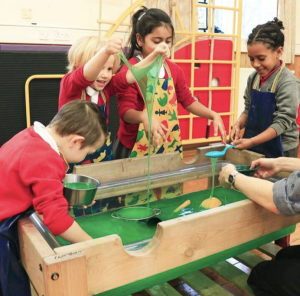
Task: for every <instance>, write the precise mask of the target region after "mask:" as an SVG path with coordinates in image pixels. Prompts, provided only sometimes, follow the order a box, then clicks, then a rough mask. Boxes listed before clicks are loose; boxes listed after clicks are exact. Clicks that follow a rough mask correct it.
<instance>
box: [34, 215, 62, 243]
mask: <svg viewBox="0 0 300 296" xmlns="http://www.w3.org/2000/svg"><path fill="white" fill-rule="evenodd" d="M29 219H30V221H31V222H32V223H33V224H34V226H35V227H36V228H37V230H38V231H39V233H40V234H41V235H42V236H43V238H44V239H45V240H46V242H47V243H48V244H49V246H50V247H51V248H52V249H54V248H58V247H61V246H62V245H61V244H60V242H59V241H58V240H57V239H56V237H55V236H54V235H53V234H52V232H51V231H50V230H49V228H48V227H47V226H45V225H44V224H43V221H42V220H41V218H40V217H39V215H38V214H37V213H36V212H34V213H32V214H31V215H30V216H29Z"/></svg>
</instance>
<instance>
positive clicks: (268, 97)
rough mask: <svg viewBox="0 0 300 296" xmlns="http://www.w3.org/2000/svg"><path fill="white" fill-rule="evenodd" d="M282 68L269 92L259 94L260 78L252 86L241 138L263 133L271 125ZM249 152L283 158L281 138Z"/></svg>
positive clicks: (275, 108)
mask: <svg viewBox="0 0 300 296" xmlns="http://www.w3.org/2000/svg"><path fill="white" fill-rule="evenodd" d="M283 67H284V63H283V64H282V66H281V69H280V70H279V71H278V73H277V75H276V77H275V79H274V81H273V84H272V87H271V91H270V92H261V91H260V90H259V89H257V88H258V86H259V83H260V77H259V75H257V78H256V80H255V82H254V84H253V89H252V94H251V103H250V110H249V113H248V119H247V123H246V129H245V133H244V136H243V138H253V137H256V136H257V135H258V134H260V133H262V132H263V131H265V130H266V129H267V128H269V127H270V125H271V124H272V123H273V119H274V112H275V111H277V106H276V96H275V89H276V85H277V82H278V78H279V75H280V74H281V71H282V69H283ZM249 150H250V151H253V152H257V153H261V154H264V155H265V156H266V157H267V158H276V157H280V156H283V148H282V141H281V136H278V137H276V138H274V139H271V140H270V141H268V142H265V143H262V144H260V145H257V146H254V147H251V148H249Z"/></svg>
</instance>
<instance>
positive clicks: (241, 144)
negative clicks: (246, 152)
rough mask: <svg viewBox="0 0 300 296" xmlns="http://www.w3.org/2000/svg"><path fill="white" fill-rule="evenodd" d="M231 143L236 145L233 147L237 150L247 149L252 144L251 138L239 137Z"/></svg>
mask: <svg viewBox="0 0 300 296" xmlns="http://www.w3.org/2000/svg"><path fill="white" fill-rule="evenodd" d="M231 145H236V147H235V148H236V149H239V150H243V149H249V148H251V147H252V146H254V144H253V139H239V140H236V141H233V142H231Z"/></svg>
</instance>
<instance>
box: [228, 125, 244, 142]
mask: <svg viewBox="0 0 300 296" xmlns="http://www.w3.org/2000/svg"><path fill="white" fill-rule="evenodd" d="M240 131H241V128H240V126H239V125H238V124H235V125H234V126H233V128H232V130H231V132H230V140H231V141H236V140H238V139H239V138H240Z"/></svg>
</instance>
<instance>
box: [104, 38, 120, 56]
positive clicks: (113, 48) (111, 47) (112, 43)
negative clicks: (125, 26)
mask: <svg viewBox="0 0 300 296" xmlns="http://www.w3.org/2000/svg"><path fill="white" fill-rule="evenodd" d="M123 48H124V44H123V39H122V38H120V37H111V38H110V39H108V41H107V43H106V45H105V47H104V50H105V51H106V53H108V54H109V55H113V54H116V53H118V52H119V51H120V50H122V49H123Z"/></svg>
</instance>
